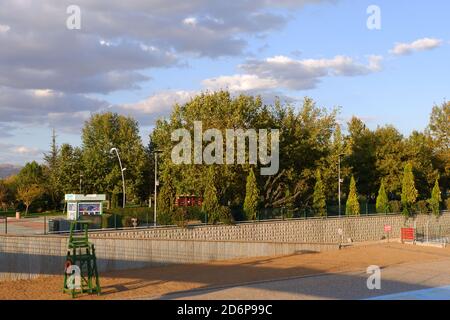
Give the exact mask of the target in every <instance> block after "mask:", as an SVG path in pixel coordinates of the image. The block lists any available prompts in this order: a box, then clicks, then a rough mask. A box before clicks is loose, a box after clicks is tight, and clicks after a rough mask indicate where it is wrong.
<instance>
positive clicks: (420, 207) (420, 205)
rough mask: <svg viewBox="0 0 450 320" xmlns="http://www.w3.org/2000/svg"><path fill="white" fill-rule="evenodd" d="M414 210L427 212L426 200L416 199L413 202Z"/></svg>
mask: <svg viewBox="0 0 450 320" xmlns="http://www.w3.org/2000/svg"><path fill="white" fill-rule="evenodd" d="M415 211H416V212H417V213H420V214H428V213H429V212H430V210H429V208H428V202H427V201H426V200H420V201H417V203H416V204H415Z"/></svg>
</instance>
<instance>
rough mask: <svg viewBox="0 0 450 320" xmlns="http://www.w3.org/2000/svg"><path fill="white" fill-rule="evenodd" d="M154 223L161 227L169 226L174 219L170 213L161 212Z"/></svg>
mask: <svg viewBox="0 0 450 320" xmlns="http://www.w3.org/2000/svg"><path fill="white" fill-rule="evenodd" d="M156 223H157V224H158V225H162V226H170V225H173V224H174V219H173V216H172V215H171V214H170V213H167V212H161V213H159V214H158V216H157V217H156Z"/></svg>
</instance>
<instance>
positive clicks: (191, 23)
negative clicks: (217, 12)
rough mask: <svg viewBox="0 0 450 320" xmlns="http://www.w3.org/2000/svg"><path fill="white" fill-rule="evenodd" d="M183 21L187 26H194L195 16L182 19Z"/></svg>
mask: <svg viewBox="0 0 450 320" xmlns="http://www.w3.org/2000/svg"><path fill="white" fill-rule="evenodd" d="M183 23H184V24H185V25H188V26H195V25H197V18H195V17H189V18H186V19H184V20H183Z"/></svg>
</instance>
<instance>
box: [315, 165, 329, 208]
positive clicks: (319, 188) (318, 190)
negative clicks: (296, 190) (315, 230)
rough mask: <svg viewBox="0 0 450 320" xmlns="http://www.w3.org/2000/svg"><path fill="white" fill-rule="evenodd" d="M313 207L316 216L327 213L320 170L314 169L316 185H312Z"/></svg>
mask: <svg viewBox="0 0 450 320" xmlns="http://www.w3.org/2000/svg"><path fill="white" fill-rule="evenodd" d="M313 208H314V212H315V214H316V215H317V216H319V217H324V216H326V215H327V204H326V198H325V191H324V186H323V182H322V177H321V174H320V170H317V171H316V185H315V186H314V195H313Z"/></svg>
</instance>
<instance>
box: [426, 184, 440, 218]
mask: <svg viewBox="0 0 450 320" xmlns="http://www.w3.org/2000/svg"><path fill="white" fill-rule="evenodd" d="M441 201H442V197H441V190H440V188H439V179H436V182H435V183H434V187H433V191H432V192H431V199H429V200H428V203H429V204H430V207H431V212H433V214H434V215H435V216H439V214H440V204H441Z"/></svg>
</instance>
